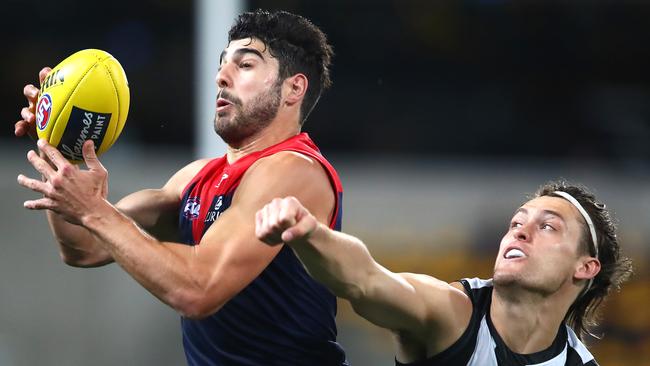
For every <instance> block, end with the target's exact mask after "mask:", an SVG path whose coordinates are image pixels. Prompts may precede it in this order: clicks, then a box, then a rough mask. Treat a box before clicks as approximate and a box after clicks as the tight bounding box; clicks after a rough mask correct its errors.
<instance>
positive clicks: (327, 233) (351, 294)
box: [290, 224, 380, 301]
mask: <svg viewBox="0 0 650 366" xmlns="http://www.w3.org/2000/svg"><path fill="white" fill-rule="evenodd" d="M290 245H291V247H292V248H293V250H294V251H295V253H296V254H297V255H298V257H299V258H300V260H301V261H302V263H303V264H304V265H305V267H306V268H307V270H308V271H309V274H310V275H311V276H312V277H313V278H315V279H316V280H318V281H319V282H321V283H322V284H324V285H325V286H327V287H328V288H329V289H330V290H331V291H332V292H333V293H334V294H335V295H336V296H338V297H342V298H345V299H348V300H350V301H355V300H357V299H359V298H362V297H363V296H364V295H365V293H366V292H367V290H368V286H369V283H370V280H371V278H372V276H373V275H375V274H376V273H377V272H378V271H379V268H380V266H379V265H378V264H377V263H376V262H375V261H374V259H373V258H372V256H371V255H370V253H369V252H368V249H367V248H366V246H365V245H364V244H363V243H362V242H361V240H359V239H357V238H355V237H353V236H350V235H347V234H344V233H341V232H338V231H333V230H330V229H328V228H327V227H326V226H324V225H323V224H319V226H318V228H317V229H316V230H315V231H314V232H313V233H312V234H311V235H310V236H309V238H308V239H306V240H301V241H296V242H293V243H290Z"/></svg>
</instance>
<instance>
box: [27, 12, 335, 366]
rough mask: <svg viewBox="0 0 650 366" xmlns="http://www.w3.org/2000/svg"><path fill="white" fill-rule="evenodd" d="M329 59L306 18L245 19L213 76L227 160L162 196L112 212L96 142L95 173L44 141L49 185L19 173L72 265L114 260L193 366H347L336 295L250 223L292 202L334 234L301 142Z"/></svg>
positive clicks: (330, 182) (176, 181)
mask: <svg viewBox="0 0 650 366" xmlns="http://www.w3.org/2000/svg"><path fill="white" fill-rule="evenodd" d="M331 56H332V49H331V47H330V45H329V44H328V43H327V40H326V37H325V35H324V34H323V33H322V31H321V30H320V29H318V28H317V27H316V26H314V25H313V24H312V23H311V22H309V21H308V20H306V19H305V18H303V17H300V16H297V15H293V14H290V13H286V12H275V13H268V12H264V11H256V12H251V13H244V14H242V15H240V16H239V18H238V19H237V21H236V23H235V25H234V26H233V27H232V28H231V30H230V32H229V37H228V46H227V48H226V49H225V50H224V51H223V53H222V54H221V59H220V68H219V72H218V74H217V78H216V82H217V86H218V95H217V99H216V116H215V121H214V123H215V130H216V132H217V133H218V134H219V135H220V136H221V137H222V138H223V140H224V141H225V142H226V143H227V145H228V150H227V154H226V155H225V156H223V157H221V158H217V159H204V160H198V161H195V162H193V163H191V164H189V165H187V166H186V167H184V168H182V169H181V170H179V171H178V172H177V173H176V174H175V175H174V176H172V177H171V179H170V180H169V181H168V182H167V183H166V184H165V185H164V186H163V187H162V188H160V189H149V190H143V191H140V192H136V193H133V194H131V195H129V196H127V197H125V198H124V199H122V200H121V201H119V202H118V203H117V204H116V205H115V206H113V205H112V204H110V203H109V202H108V201H107V200H106V194H107V189H108V188H107V180H106V177H107V173H106V170H105V169H104V167H103V166H102V165H101V163H100V162H99V160H97V157H96V156H95V153H94V149H93V146H92V142H91V141H86V143H85V144H84V146H83V156H84V159H85V162H86V165H87V167H88V169H87V170H81V169H78V168H76V167H75V166H72V165H70V163H68V162H67V161H66V160H65V159H64V158H63V157H62V156H61V154H60V153H59V152H58V151H57V150H56V149H55V148H54V147H52V146H50V145H48V144H47V143H46V142H45V141H39V142H38V147H39V149H40V151H41V153H42V155H43V158H41V157H39V154H37V153H35V152H34V151H31V152H29V154H28V159H29V161H30V162H31V163H32V165H33V166H34V167H35V168H36V170H38V172H40V173H41V174H42V175H43V177H44V179H43V181H41V180H35V179H30V178H27V177H25V176H23V175H20V176H19V177H18V182H19V183H20V184H21V185H22V186H25V187H27V188H30V189H33V190H34V191H36V192H40V193H42V194H43V195H44V197H43V198H40V199H36V200H32V201H27V202H25V207H26V208H28V209H36V210H47V215H48V220H49V222H50V225H51V228H52V231H53V233H54V236H55V237H56V239H57V241H58V242H59V244H60V252H61V256H62V258H63V260H64V261H65V262H66V263H68V264H70V265H73V266H80V267H93V266H99V265H104V264H107V263H110V262H117V263H118V264H119V265H120V266H121V267H122V268H123V269H124V270H125V271H127V272H128V273H129V274H130V275H131V276H132V277H133V278H134V279H135V280H137V281H138V282H139V283H140V284H141V285H142V286H143V287H145V288H146V289H147V290H148V291H150V292H151V293H152V294H153V295H155V296H156V297H158V298H159V299H160V300H161V301H163V302H164V303H166V304H168V305H169V306H171V307H172V308H174V309H175V310H177V311H178V312H179V313H180V314H181V315H182V330H183V344H184V348H185V354H186V357H187V361H188V364H190V365H310V366H311V365H345V364H347V362H346V359H345V355H344V352H343V350H342V349H341V347H340V346H339V345H338V344H337V343H336V326H335V323H334V316H335V312H336V302H335V298H334V296H333V295H332V294H331V293H330V292H329V291H328V290H327V289H326V288H325V287H323V286H322V285H320V284H318V283H317V282H315V281H314V280H313V279H311V277H310V276H309V275H308V274H307V273H306V272H305V270H304V268H303V267H302V265H301V264H300V262H299V261H298V259H297V258H296V257H295V255H294V253H293V252H292V251H291V250H290V249H289V248H284V247H282V246H275V247H270V246H267V245H265V244H264V243H262V242H260V241H259V240H257V238H256V237H255V224H254V219H253V218H254V215H255V212H256V211H257V210H258V209H260V208H261V207H262V206H263V205H264V203H266V202H268V201H269V200H270V199H272V198H273V197H277V196H285V195H292V196H296V197H299V198H300V200H301V201H302V202H304V204H305V206H306V207H308V208H309V210H310V211H311V212H313V213H314V215H315V217H317V220H319V221H320V222H322V223H323V224H324V225H326V226H328V227H330V228H333V229H338V228H339V226H340V217H341V199H342V198H341V197H342V188H341V184H340V181H339V178H338V176H337V174H336V172H335V170H334V169H333V168H332V166H331V165H330V164H329V163H328V162H327V161H326V160H325V158H323V156H322V155H321V154H320V152H319V150H318V148H317V147H316V145H315V144H314V143H313V142H312V141H311V139H310V138H309V136H307V135H306V134H305V133H301V132H300V131H301V127H302V124H303V123H304V121H305V119H306V118H307V116H308V115H309V113H310V112H311V110H312V108H313V107H314V105H315V104H316V102H317V101H318V98H319V96H320V95H321V92H322V91H323V90H325V89H326V88H327V87H328V86H329V85H330V78H329V70H328V67H329V65H330V58H331ZM47 71H48V69H44V70H43V71H42V72H41V75H40V76H41V80H42V79H43V77H44V76H45V74H46V73H47ZM37 92H38V89H36V88H35V87H33V86H27V87H26V88H25V95H26V96H27V98H28V100H29V102H30V106H31V107H26V108H24V109H23V113H22V117H23V120H21V121H19V122H18V123H17V124H16V135H18V136H20V135H25V134H27V133H31V131H32V130H33V128H34V126H33V124H34V115H33V113H34V111H33V105H34V104H35V103H34V101H35V98H36V94H37ZM170 218H171V220H170ZM174 221H175V222H176V223H177V224H173V223H174ZM170 223H172V225H178V226H177V228H178V230H177V231H178V234H179V235H178V236H176V240H168V241H164V240H163V238H162V237H161V236H152V235H150V234H149V233H152V234H153V235H156V234H157V233H161V232H164V231H165V229H166V228H167V227H168V226H169V225H170ZM143 229H144V230H143Z"/></svg>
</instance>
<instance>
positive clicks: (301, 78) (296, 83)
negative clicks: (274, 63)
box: [284, 74, 309, 105]
mask: <svg viewBox="0 0 650 366" xmlns="http://www.w3.org/2000/svg"><path fill="white" fill-rule="evenodd" d="M308 86H309V81H308V80H307V77H306V76H305V74H295V75H293V76H290V77H288V78H287V79H286V80H285V81H284V90H285V93H286V94H285V95H286V97H285V101H286V103H287V104H288V105H293V104H296V103H299V102H300V101H301V100H302V99H303V98H304V97H305V93H306V92H307V87H308Z"/></svg>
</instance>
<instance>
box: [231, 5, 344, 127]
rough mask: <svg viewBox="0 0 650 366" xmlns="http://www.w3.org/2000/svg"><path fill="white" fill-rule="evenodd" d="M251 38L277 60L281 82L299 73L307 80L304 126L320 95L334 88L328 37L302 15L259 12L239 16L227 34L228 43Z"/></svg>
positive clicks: (330, 47)
mask: <svg viewBox="0 0 650 366" xmlns="http://www.w3.org/2000/svg"><path fill="white" fill-rule="evenodd" d="M249 37H250V38H257V39H259V40H260V41H262V42H263V43H264V44H265V45H266V46H267V47H268V48H269V52H270V53H271V55H272V56H273V57H276V58H277V59H278V62H279V64H280V70H279V80H284V79H286V78H288V77H290V76H292V75H295V74H297V73H303V74H305V76H306V77H307V80H308V82H309V85H308V87H307V91H306V93H305V98H304V99H303V103H302V106H301V107H300V123H301V124H302V123H304V122H305V120H307V117H308V116H309V114H310V113H311V111H312V110H313V109H314V106H315V105H316V103H317V102H318V99H319V98H320V96H321V93H322V92H323V91H324V90H325V89H327V88H329V87H330V85H331V84H332V81H331V80H330V71H329V66H330V63H331V59H332V56H333V54H334V52H333V51H332V46H331V45H329V44H328V43H327V36H325V33H323V31H321V30H320V29H319V28H318V27H317V26H315V25H314V24H313V23H312V22H310V21H309V20H308V19H306V18H304V17H302V16H300V15H296V14H291V13H288V12H286V11H277V12H268V11H264V10H259V9H258V10H256V11H253V12H246V13H243V14H241V15H239V17H238V18H237V20H236V22H235V24H234V25H233V26H232V28H230V31H229V32H228V42H231V41H233V40H237V39H244V38H249Z"/></svg>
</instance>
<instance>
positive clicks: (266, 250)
mask: <svg viewBox="0 0 650 366" xmlns="http://www.w3.org/2000/svg"><path fill="white" fill-rule="evenodd" d="M276 158H277V159H276ZM311 164H313V163H308V162H307V161H306V160H304V159H303V158H301V157H296V156H288V155H284V156H282V157H274V158H272V159H267V160H265V161H264V162H262V163H261V164H260V165H258V166H256V167H251V168H250V169H249V170H248V172H247V173H246V174H245V175H244V177H243V178H242V181H241V183H240V184H239V186H238V187H237V190H236V191H235V194H234V196H233V200H232V203H231V205H230V207H229V208H228V209H226V210H225V211H224V212H223V213H222V214H221V215H220V216H219V218H218V219H217V220H215V222H214V223H213V224H212V226H210V228H209V229H208V230H207V231H206V233H205V235H204V236H203V237H202V239H201V241H200V243H199V245H198V246H196V247H195V253H196V254H197V255H196V256H195V257H196V259H197V260H198V261H199V263H201V264H200V270H201V271H205V272H204V273H205V276H207V291H208V292H210V293H211V294H212V296H210V297H211V298H212V299H213V300H212V301H213V303H212V304H211V307H212V308H218V307H219V306H221V305H222V304H223V302H225V301H228V300H229V299H230V298H231V297H232V296H234V295H235V294H237V293H238V292H239V291H241V290H242V289H243V288H244V287H246V286H247V285H248V284H249V283H250V282H252V281H253V280H254V279H255V278H256V277H257V276H258V275H259V274H260V273H261V272H262V271H263V270H264V269H265V268H266V267H267V266H268V265H269V263H270V262H271V261H272V260H273V258H274V257H275V256H276V255H277V253H278V252H279V251H280V250H281V249H282V246H281V245H275V246H269V245H266V244H265V243H263V242H261V241H259V240H258V239H257V237H256V235H255V213H256V212H257V211H258V210H259V209H261V208H262V207H264V205H265V204H266V203H268V202H269V201H271V200H272V199H273V198H276V197H285V196H289V195H291V196H296V197H298V199H301V200H304V201H305V202H308V203H307V204H308V205H309V206H310V208H311V209H313V210H314V211H315V212H316V213H315V215H316V217H317V218H318V219H319V220H320V221H321V222H327V220H328V216H329V214H330V212H331V211H332V209H333V206H334V194H333V193H332V192H333V191H332V188H331V186H330V183H329V180H328V178H327V176H326V175H325V173H324V172H323V171H322V168H321V167H320V164H319V163H316V164H319V165H317V166H314V165H311ZM260 182H264V183H263V184H260Z"/></svg>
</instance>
